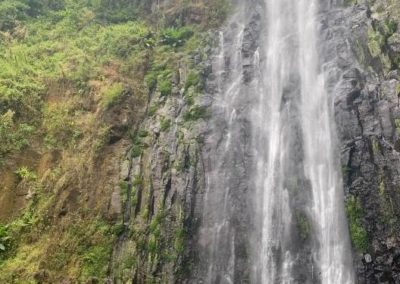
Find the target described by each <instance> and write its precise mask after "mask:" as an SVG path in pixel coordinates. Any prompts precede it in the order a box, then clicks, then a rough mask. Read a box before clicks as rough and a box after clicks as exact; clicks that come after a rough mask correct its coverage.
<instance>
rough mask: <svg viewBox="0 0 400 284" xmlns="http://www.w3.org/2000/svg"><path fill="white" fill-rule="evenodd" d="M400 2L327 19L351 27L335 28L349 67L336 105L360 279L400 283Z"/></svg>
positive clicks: (342, 60)
mask: <svg viewBox="0 0 400 284" xmlns="http://www.w3.org/2000/svg"><path fill="white" fill-rule="evenodd" d="M378 7H380V8H379V10H380V11H381V12H382V13H384V14H385V16H384V17H383V16H380V15H378V14H377V10H378ZM397 8H398V7H397V6H396V5H395V4H393V5H389V4H388V3H386V2H385V1H375V4H374V6H372V5H370V4H369V3H364V4H358V5H355V6H352V7H349V8H348V9H346V10H345V11H344V12H343V14H341V15H340V16H339V15H336V16H334V17H332V19H331V21H330V22H327V23H326V26H327V27H333V26H335V23H343V24H344V26H347V31H346V32H340V31H339V30H336V31H335V28H328V30H330V31H332V30H333V31H334V32H333V34H335V33H336V35H339V34H340V36H339V37H336V40H335V41H332V42H331V44H332V46H334V48H335V49H336V50H338V51H339V54H338V59H339V61H338V62H339V63H340V64H339V68H340V69H341V70H342V72H343V76H342V80H341V84H340V86H339V87H338V86H336V91H335V102H334V103H335V115H336V120H337V128H338V134H339V139H340V141H341V153H342V154H341V161H342V172H343V179H344V187H345V191H346V195H347V197H346V202H347V206H346V207H347V214H348V219H349V227H350V231H351V235H352V241H353V246H354V260H355V262H356V268H357V272H358V280H359V283H398V282H399V281H400V274H399V272H400V239H399V235H400V219H399V217H400V210H399V206H398V204H399V202H400V192H399V186H400V183H399V182H400V175H399V174H400V172H399V169H400V152H399V150H400V149H399V147H398V145H399V134H400V132H399V130H400V129H399V125H398V121H399V118H400V117H399V115H400V112H399V97H398V91H399V89H398V86H399V81H398V80H399V79H400V78H399V76H398V70H397V61H396V60H397V59H396V58H397V56H396V55H397V51H396V49H397V40H396V39H397V33H398V29H397V23H398V18H397V19H396V18H394V17H392V16H393V14H394V13H396V10H391V9H397ZM388 15H392V16H389V17H388ZM338 39H339V40H338Z"/></svg>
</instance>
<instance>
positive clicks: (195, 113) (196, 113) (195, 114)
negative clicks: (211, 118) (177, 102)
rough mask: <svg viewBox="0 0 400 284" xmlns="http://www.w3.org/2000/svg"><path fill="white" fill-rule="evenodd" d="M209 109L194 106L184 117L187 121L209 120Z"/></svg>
mask: <svg viewBox="0 0 400 284" xmlns="http://www.w3.org/2000/svg"><path fill="white" fill-rule="evenodd" d="M207 116H208V113H207V109H206V108H204V107H201V106H193V107H192V108H191V109H190V110H189V111H188V112H186V113H185V114H184V116H183V119H184V120H185V121H196V120H199V119H202V118H207Z"/></svg>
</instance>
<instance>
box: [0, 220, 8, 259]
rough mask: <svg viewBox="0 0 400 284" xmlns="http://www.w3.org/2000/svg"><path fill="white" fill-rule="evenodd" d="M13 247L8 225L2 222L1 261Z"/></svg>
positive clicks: (0, 238) (0, 236)
mask: <svg viewBox="0 0 400 284" xmlns="http://www.w3.org/2000/svg"><path fill="white" fill-rule="evenodd" d="M10 247H11V236H10V234H9V229H8V226H4V225H1V224H0V263H1V261H2V260H3V259H4V257H5V255H6V253H7V252H8V250H9V249H10Z"/></svg>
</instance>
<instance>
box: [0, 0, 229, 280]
mask: <svg viewBox="0 0 400 284" xmlns="http://www.w3.org/2000/svg"><path fill="white" fill-rule="evenodd" d="M125 2H126V3H125ZM139 2H140V1H139ZM194 2H196V3H194ZM194 2H193V3H192V2H191V1H183V2H181V1H176V2H174V3H172V4H171V5H170V6H166V7H163V6H161V7H159V9H157V8H156V9H155V10H153V13H154V14H153V16H150V17H138V15H141V14H146V13H143V12H142V10H141V9H142V8H143V7H142V6H141V5H139V4H140V3H137V1H113V2H110V3H111V4H108V2H107V1H91V2H90V1H88V2H87V3H83V1H74V0H67V1H65V2H62V1H55V2H52V1H48V2H47V3H48V6H47V7H41V6H38V5H36V6H31V7H29V6H26V5H25V4H24V3H23V1H22V0H21V2H18V1H10V0H3V1H0V15H2V17H0V18H1V19H2V20H0V65H1V66H2V68H1V69H0V162H1V167H0V190H1V191H0V223H3V225H0V282H2V283H13V282H15V283H31V282H34V281H38V280H46V281H50V282H52V283H58V282H60V281H61V280H63V279H70V280H71V281H73V282H75V281H77V282H81V281H86V280H87V279H89V278H90V277H92V276H96V277H99V278H104V277H106V275H107V274H108V269H109V260H110V256H111V250H112V245H113V242H114V240H115V238H116V237H117V235H118V233H119V231H120V225H119V219H120V217H119V216H114V215H113V214H112V213H110V198H111V193H112V190H113V188H114V187H115V186H117V185H118V184H119V183H120V181H119V176H118V174H119V167H120V158H121V157H122V156H123V155H124V154H125V152H126V150H127V149H128V147H129V145H130V143H131V142H130V141H129V133H130V130H132V129H134V128H135V127H137V124H138V122H139V121H140V119H141V117H142V116H143V115H144V109H145V105H146V102H147V93H148V92H149V89H156V90H157V91H159V92H161V93H162V94H164V95H169V93H171V79H172V78H171V77H172V73H173V72H174V68H176V66H177V62H181V61H184V60H185V58H186V57H187V56H188V55H189V54H190V52H191V51H192V50H193V49H195V48H196V47H198V46H199V44H201V38H202V33H201V31H202V30H206V29H207V28H208V27H209V26H210V25H217V24H218V22H219V20H220V19H222V18H223V15H224V14H225V13H226V9H225V5H224V1H213V2H211V3H212V5H216V6H215V9H211V11H212V13H205V12H204V11H205V9H204V7H205V6H204V1H200V2H199V1H194ZM30 3H31V5H35V3H36V4H37V3H41V2H40V1H39V2H35V1H30ZM42 3H43V2H42ZM191 11H196V12H197V14H200V15H201V16H200V18H196V19H188V18H187V16H188V15H189V16H190V14H191ZM154 19H157V20H154ZM172 19H173V20H172ZM205 22H206V23H207V25H205V24H204V23H205ZM189 23H190V26H188V25H187V24H189ZM193 74H195V71H194V72H193ZM192 79H193V80H196V76H193V75H192ZM126 117H127V118H128V120H127V121H126V119H125V118H126ZM121 129H122V130H121ZM35 279H36V280H35Z"/></svg>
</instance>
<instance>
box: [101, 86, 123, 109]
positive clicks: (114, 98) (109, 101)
mask: <svg viewBox="0 0 400 284" xmlns="http://www.w3.org/2000/svg"><path fill="white" fill-rule="evenodd" d="M123 94H124V86H123V85H122V84H121V83H115V84H112V85H111V86H109V87H108V88H107V89H106V90H105V91H104V92H103V93H102V98H101V105H102V106H103V107H104V108H109V107H111V106H112V105H114V104H115V103H117V102H118V101H119V99H120V98H121V97H122V95H123Z"/></svg>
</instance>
